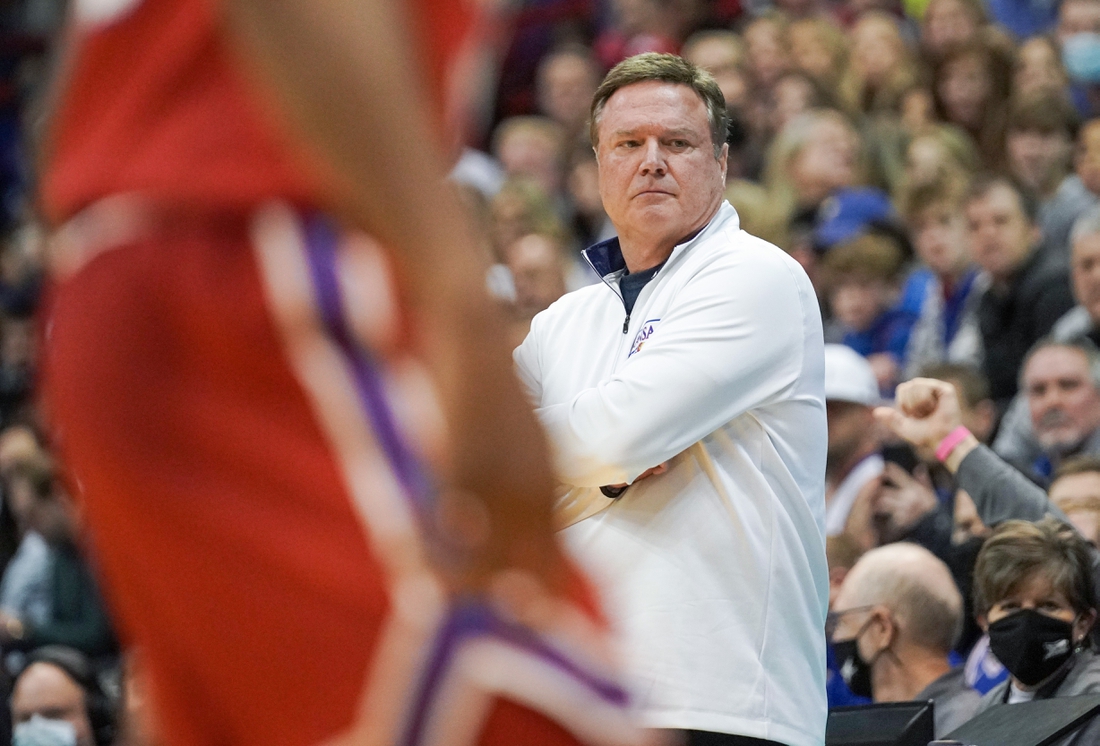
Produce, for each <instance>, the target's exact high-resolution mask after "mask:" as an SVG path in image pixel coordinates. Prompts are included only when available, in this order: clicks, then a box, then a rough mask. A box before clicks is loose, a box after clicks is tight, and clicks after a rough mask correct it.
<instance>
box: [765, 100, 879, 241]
mask: <svg viewBox="0 0 1100 746" xmlns="http://www.w3.org/2000/svg"><path fill="white" fill-rule="evenodd" d="M864 179H865V163H864V156H863V153H862V149H861V142H860V138H859V134H858V133H857V132H856V129H855V127H853V126H852V123H851V122H850V121H848V119H847V118H846V117H845V116H844V115H843V114H841V113H840V112H839V111H836V110H835V109H814V110H812V111H808V112H805V113H804V114H800V115H799V116H797V117H795V118H794V119H792V120H791V121H790V122H788V123H787V124H786V126H784V127H783V129H782V130H780V132H779V134H778V135H777V136H776V138H775V140H773V141H772V144H771V147H770V148H769V150H768V155H767V160H766V162H765V164H764V185H765V188H766V189H767V191H768V203H769V204H768V213H769V214H768V216H767V218H766V219H765V222H766V223H767V225H769V226H770V227H771V229H772V230H773V231H774V233H772V234H771V235H776V236H782V235H783V234H785V233H786V232H787V230H788V228H789V227H790V223H791V221H792V219H793V218H794V217H795V216H796V215H797V214H800V213H812V212H813V211H815V210H816V209H817V207H818V205H820V204H821V202H823V201H824V200H825V198H827V197H828V196H830V195H831V194H833V193H834V192H836V191H837V190H839V189H844V188H846V187H851V186H855V185H857V184H860V183H862V182H863V181H864ZM762 218H763V216H762ZM783 243H786V241H784V240H782V239H781V245H782V244H783Z"/></svg>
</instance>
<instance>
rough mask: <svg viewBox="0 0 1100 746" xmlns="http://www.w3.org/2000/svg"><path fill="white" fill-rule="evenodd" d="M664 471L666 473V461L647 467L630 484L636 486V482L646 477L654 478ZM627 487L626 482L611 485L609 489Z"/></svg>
mask: <svg viewBox="0 0 1100 746" xmlns="http://www.w3.org/2000/svg"><path fill="white" fill-rule="evenodd" d="M666 471H668V462H667V461H665V462H664V463H661V464H657V465H656V466H651V467H649V468H648V469H646V470H645V471H643V472H642V473H641V474H639V475H638V478H637V479H635V480H634V481H633V482H631V483H630V484H637V483H638V482H640V481H642V480H643V479H646V478H648V477H655V476H657V475H658V474H664V473H665V472H666ZM629 486H630V485H629V484H627V483H626V482H623V483H622V484H612V485H610V487H611V489H613V490H621V489H626V488H627V487H629Z"/></svg>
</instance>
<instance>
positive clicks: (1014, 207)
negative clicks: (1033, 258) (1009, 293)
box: [966, 184, 1039, 280]
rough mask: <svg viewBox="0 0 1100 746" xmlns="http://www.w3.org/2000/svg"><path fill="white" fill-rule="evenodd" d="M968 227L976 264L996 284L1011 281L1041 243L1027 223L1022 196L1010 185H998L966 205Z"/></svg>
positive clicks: (1033, 229) (1036, 232)
mask: <svg viewBox="0 0 1100 746" xmlns="http://www.w3.org/2000/svg"><path fill="white" fill-rule="evenodd" d="M966 223H967V232H968V234H969V236H970V250H971V252H972V253H973V254H974V260H975V261H976V262H977V263H978V264H980V265H981V266H982V269H984V270H986V271H987V272H989V274H991V275H992V276H993V279H994V280H1007V279H1009V278H1010V277H1011V276H1012V274H1013V273H1014V272H1015V271H1016V270H1017V269H1019V267H1020V266H1021V265H1023V263H1024V262H1025V261H1026V260H1027V256H1028V254H1029V253H1030V252H1031V247H1032V246H1033V245H1034V244H1035V243H1037V242H1038V240H1039V231H1038V228H1036V227H1035V226H1034V225H1033V224H1032V223H1031V221H1029V220H1028V218H1027V215H1025V214H1024V210H1023V206H1022V205H1021V204H1020V198H1019V196H1018V195H1017V194H1016V192H1015V190H1013V189H1012V187H1010V186H1008V185H1007V184H995V185H994V186H993V187H992V188H991V189H990V190H989V191H987V192H986V193H985V194H983V195H982V196H981V197H977V198H975V199H972V200H971V201H970V202H969V203H967V205H966Z"/></svg>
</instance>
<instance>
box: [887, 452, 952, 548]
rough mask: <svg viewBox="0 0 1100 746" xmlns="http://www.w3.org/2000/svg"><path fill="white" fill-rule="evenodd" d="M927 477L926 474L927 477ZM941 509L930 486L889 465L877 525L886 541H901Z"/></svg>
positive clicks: (888, 463)
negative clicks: (920, 522) (929, 515)
mask: <svg viewBox="0 0 1100 746" xmlns="http://www.w3.org/2000/svg"><path fill="white" fill-rule="evenodd" d="M918 468H923V467H918ZM927 473H928V472H927V470H925V471H924V474H925V476H926V477H927ZM937 505H939V500H937V499H936V493H935V492H933V491H932V487H931V485H930V484H928V483H927V482H922V481H920V480H919V479H917V478H915V477H914V476H913V475H911V474H910V473H909V472H907V471H906V470H905V469H903V468H901V467H900V466H898V465H897V464H894V463H891V462H889V461H887V462H886V468H885V471H884V472H883V475H882V486H881V487H880V488H879V491H878V494H877V495H876V496H875V507H874V511H875V523H876V525H877V526H878V527H879V531H880V532H881V536H882V539H883V541H897V540H898V539H900V538H901V537H902V536H904V535H905V533H906V532H908V531H909V530H910V529H911V528H912V527H913V526H914V525H916V523H917V522H918V521H919V520H920V519H921V518H923V517H924V516H925V515H927V514H928V513H930V512H932V511H933V510H935V509H936V506H937Z"/></svg>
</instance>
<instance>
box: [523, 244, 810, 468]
mask: <svg viewBox="0 0 1100 746" xmlns="http://www.w3.org/2000/svg"><path fill="white" fill-rule="evenodd" d="M774 251H775V250H774V249H772V248H770V247H765V246H763V245H761V246H760V247H759V249H757V248H756V247H755V246H754V245H751V244H750V245H749V246H747V247H744V248H740V249H738V250H737V251H734V252H729V253H727V254H724V255H722V256H720V257H719V258H716V260H715V262H714V264H715V265H717V266H710V267H707V268H704V269H701V270H699V271H697V272H696V273H695V274H694V275H693V276H692V277H691V278H690V279H688V280H687V281H686V282H685V284H684V286H683V287H681V288H680V289H679V290H678V292H677V297H676V299H675V300H674V301H673V303H672V305H671V306H670V307H669V308H668V309H667V311H666V312H665V313H664V317H663V318H661V319H659V320H654V321H655V322H656V327H655V331H654V333H653V334H652V336H650V337H649V339H647V340H646V342H645V345H644V346H643V347H642V349H641V350H639V351H638V352H637V353H635V354H634V355H632V356H631V358H630V359H629V360H628V361H627V363H626V364H625V365H624V366H622V368H621V369H620V370H619V371H618V372H617V373H616V374H615V375H613V376H611V377H609V378H608V379H606V380H604V381H602V382H600V383H599V384H598V385H597V386H595V387H593V388H589V389H586V390H584V391H581V392H580V393H579V394H577V395H576V396H575V397H574V398H573V399H572V400H571V401H568V402H565V403H561V404H555V405H552V406H548V407H543V408H541V409H539V410H538V414H539V417H540V419H541V420H542V422H543V423H544V425H545V426H546V428H547V430H548V432H549V434H550V438H551V441H552V442H553V444H554V446H555V452H556V456H557V462H558V470H559V474H560V476H561V478H562V479H563V480H564V481H565V482H566V483H567V484H570V485H573V486H577V487H595V486H600V485H608V484H619V483H624V482H625V483H630V482H633V481H634V480H635V479H636V478H637V477H638V476H639V475H640V474H641V473H642V472H643V471H645V470H646V469H648V468H650V467H652V466H656V465H657V464H660V463H662V462H664V461H667V460H668V459H670V458H671V457H673V456H675V455H676V454H678V453H680V452H681V451H683V450H684V449H686V448H687V447H688V446H690V445H692V444H693V443H695V442H697V441H699V440H700V439H702V438H704V437H705V436H707V435H709V434H710V433H712V432H714V431H715V430H717V429H718V428H719V427H721V426H722V425H724V424H726V423H727V422H729V421H731V420H733V419H734V418H736V417H738V416H739V415H741V414H744V413H745V412H747V411H749V410H750V409H753V408H754V407H758V406H761V405H763V404H765V403H767V402H769V401H770V400H772V399H774V398H776V397H777V396H779V395H780V394H782V393H783V392H785V391H787V390H788V389H789V388H790V387H792V386H793V385H794V384H795V383H796V382H797V380H798V377H799V375H800V374H801V370H802V356H803V351H804V344H805V340H804V334H805V330H806V328H807V324H806V314H807V313H809V309H807V308H806V305H807V303H808V298H807V297H805V296H806V295H807V293H806V291H805V289H804V288H803V286H802V284H801V283H800V282H799V279H800V278H799V277H798V275H797V274H796V270H797V267H795V266H793V265H792V264H791V263H788V262H785V261H783V259H784V258H785V257H778V256H775V255H774V254H772V252H774ZM803 279H804V278H803ZM813 312H814V313H816V312H817V309H816V306H814V308H813ZM521 357H522V356H521ZM521 365H522V363H521Z"/></svg>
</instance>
